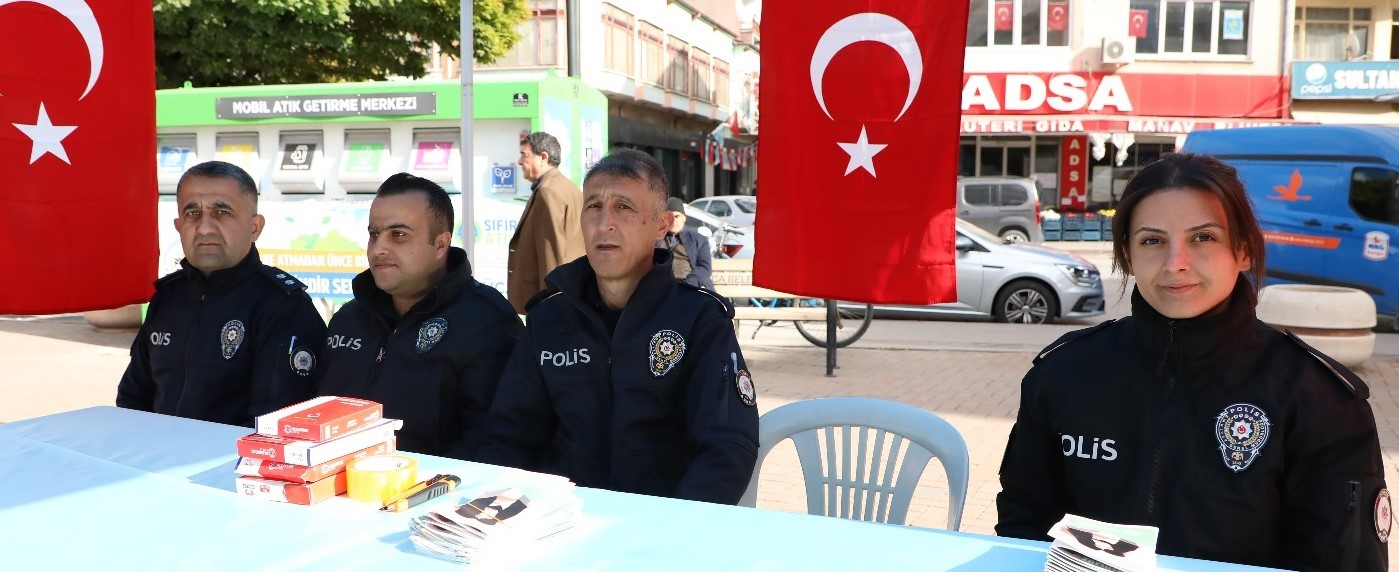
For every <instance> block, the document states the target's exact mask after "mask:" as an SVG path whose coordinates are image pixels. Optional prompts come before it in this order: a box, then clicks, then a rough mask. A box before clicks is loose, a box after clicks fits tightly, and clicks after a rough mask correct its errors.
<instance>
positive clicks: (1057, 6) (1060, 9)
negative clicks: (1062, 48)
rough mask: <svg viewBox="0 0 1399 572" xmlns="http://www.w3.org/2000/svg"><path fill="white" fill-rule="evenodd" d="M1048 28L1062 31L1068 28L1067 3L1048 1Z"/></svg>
mask: <svg viewBox="0 0 1399 572" xmlns="http://www.w3.org/2000/svg"><path fill="white" fill-rule="evenodd" d="M1049 29H1050V30H1054V31H1056V32H1062V31H1064V30H1067V29H1069V3H1068V2H1050V3H1049Z"/></svg>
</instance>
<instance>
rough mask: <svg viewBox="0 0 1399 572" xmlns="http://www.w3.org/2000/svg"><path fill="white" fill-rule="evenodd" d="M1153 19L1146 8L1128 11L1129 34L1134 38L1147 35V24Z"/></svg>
mask: <svg viewBox="0 0 1399 572" xmlns="http://www.w3.org/2000/svg"><path fill="white" fill-rule="evenodd" d="M1149 20H1151V16H1150V12H1147V11H1146V10H1129V11H1128V13H1127V35H1129V36H1132V37H1133V38H1145V37H1146V25H1147V22H1148V21H1149Z"/></svg>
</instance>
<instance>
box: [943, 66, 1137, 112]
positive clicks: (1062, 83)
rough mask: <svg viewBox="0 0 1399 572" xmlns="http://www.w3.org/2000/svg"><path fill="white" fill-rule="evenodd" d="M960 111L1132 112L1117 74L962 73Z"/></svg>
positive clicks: (1128, 98) (1130, 102) (1128, 97)
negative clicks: (1091, 76)
mask: <svg viewBox="0 0 1399 572" xmlns="http://www.w3.org/2000/svg"><path fill="white" fill-rule="evenodd" d="M962 111H963V112H964V113H973V114H976V113H1076V112H1082V111H1097V112H1107V113H1122V114H1128V113H1132V112H1133V107H1132V98H1131V96H1130V95H1129V94H1128V93H1127V86H1126V85H1125V84H1124V83H1123V81H1122V78H1121V77H1120V76H1117V75H1102V74H1097V75H1095V76H1093V78H1092V79H1089V77H1088V76H1085V75H1079V74H1074V73H1062V74H966V75H965V76H964V79H963V84H962Z"/></svg>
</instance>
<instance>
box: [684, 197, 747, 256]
mask: <svg viewBox="0 0 1399 572" xmlns="http://www.w3.org/2000/svg"><path fill="white" fill-rule="evenodd" d="M685 228H689V229H692V230H695V231H697V232H699V233H700V234H703V235H704V236H705V238H708V239H709V245H710V247H712V248H713V249H714V256H716V257H717V256H719V253H720V252H723V253H724V256H727V257H728V258H753V237H754V233H755V232H756V231H755V230H754V227H751V226H750V227H747V228H737V227H736V226H734V225H732V224H729V223H727V222H725V221H723V220H720V219H718V218H715V217H714V216H712V215H710V214H709V213H706V212H704V211H702V210H700V209H699V208H697V207H695V206H694V205H685ZM716 237H717V239H716Z"/></svg>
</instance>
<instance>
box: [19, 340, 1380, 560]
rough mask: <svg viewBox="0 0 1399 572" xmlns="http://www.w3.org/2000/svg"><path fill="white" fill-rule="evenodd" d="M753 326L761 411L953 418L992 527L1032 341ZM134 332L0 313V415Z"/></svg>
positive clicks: (776, 455) (970, 497)
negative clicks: (902, 340)
mask: <svg viewBox="0 0 1399 572" xmlns="http://www.w3.org/2000/svg"><path fill="white" fill-rule="evenodd" d="M875 327H876V328H879V327H880V323H879V322H876V324H875ZM872 333H875V330H872ZM751 334H752V330H751V326H745V327H744V328H743V329H742V331H741V332H740V340H741V342H742V344H743V348H744V355H745V357H746V359H747V360H748V364H749V369H750V370H751V371H752V372H753V377H754V381H755V383H756V385H757V387H758V396H759V397H758V408H759V411H760V412H767V411H770V410H772V409H773V408H776V407H778V406H780V405H783V404H786V403H790V402H792V401H796V400H801V399H811V398H817V397H826V396H834V395H860V396H870V397H879V398H885V399H893V400H898V401H902V402H905V403H909V404H912V405H915V406H918V407H922V408H924V409H927V410H929V411H933V412H935V413H937V414H938V415H940V416H942V417H943V418H944V419H946V420H948V421H949V422H950V423H952V424H953V426H955V427H956V428H957V429H958V430H959V431H960V432H961V433H962V435H963V437H964V438H965V439H966V441H967V447H968V450H969V451H970V455H971V471H970V473H971V474H970V484H969V487H968V493H967V502H966V506H965V509H964V512H963V516H962V527H961V528H962V530H964V531H967V532H974V533H983V534H991V533H992V532H993V527H994V526H995V522H996V509H995V498H996V493H997V492H998V491H999V490H1000V486H999V483H998V480H997V475H996V472H997V469H998V468H999V465H1000V461H1001V455H1002V453H1003V451H1004V448H1005V442H1006V437H1007V435H1008V434H1009V433H1010V427H1011V424H1012V422H1013V421H1014V417H1015V411H1016V408H1017V406H1018V400H1019V382H1020V378H1021V376H1022V375H1023V374H1024V372H1025V371H1026V370H1027V369H1029V366H1030V360H1031V359H1032V358H1033V357H1034V350H1031V349H1027V348H1026V347H1025V346H1024V345H1023V344H1021V345H1020V346H1016V345H1014V344H1000V345H987V346H986V349H984V350H978V349H975V348H974V347H973V346H972V344H968V343H963V344H960V345H957V346H956V349H939V348H936V347H927V348H922V349H913V348H904V349H879V348H865V347H860V344H859V343H857V344H856V345H855V346H854V347H851V348H846V349H843V350H841V351H840V352H839V362H840V366H841V367H840V369H839V370H838V371H837V376H836V377H826V376H825V357H824V356H825V354H824V352H823V350H820V349H817V348H815V347H813V346H811V345H809V344H807V343H806V342H805V341H803V340H801V339H800V338H799V337H797V336H796V334H795V332H794V331H792V330H791V329H790V328H787V329H783V328H781V327H774V328H771V329H767V328H765V329H763V330H762V331H761V332H760V333H759V334H758V335H757V336H756V337H752V336H751ZM133 336H134V332H129V331H128V332H101V331H95V330H93V329H92V328H91V327H89V326H87V325H86V324H85V323H84V322H83V321H82V318H81V317H77V316H65V317H55V318H40V319H27V318H18V319H17V318H13V317H3V318H0V422H6V421H14V420H17V419H25V418H29V417H35V416H39V415H45V414H49V413H56V412H60V411H67V410H71V409H77V408H80V407H88V406H92V405H110V404H111V403H112V399H113V396H114V394H115V388H116V382H117V380H118V379H119V378H120V376H121V372H122V371H123V370H124V369H125V367H126V362H127V348H128V347H129V346H130V344H131V340H132V338H133ZM872 339H878V337H877V336H875V337H874V338H872ZM912 345H915V346H916V345H917V344H912ZM968 348H972V349H968ZM1357 371H1358V373H1359V374H1360V375H1361V376H1362V377H1363V378H1364V379H1365V380H1366V381H1367V382H1368V383H1369V385H1370V388H1371V392H1372V396H1371V401H1370V402H1371V406H1372V408H1373V409H1374V412H1375V417H1376V421H1377V423H1378V427H1379V432H1380V438H1381V442H1382V444H1383V446H1384V457H1385V463H1386V467H1387V469H1388V470H1387V473H1388V475H1389V477H1390V478H1391V479H1396V478H1399V477H1396V475H1399V356H1396V355H1389V354H1387V355H1382V356H1377V357H1376V358H1374V359H1372V360H1371V361H1370V362H1369V363H1367V364H1366V365H1364V366H1363V367H1361V368H1358V369H1357ZM945 483H946V477H945V475H944V474H943V472H942V470H941V467H940V466H939V465H938V464H936V463H934V464H933V465H932V466H931V467H930V468H929V470H928V471H927V472H925V473H924V475H923V478H922V479H921V480H920V483H919V486H918V489H917V492H916V495H915V499H914V501H913V503H912V507H911V508H910V511H909V519H908V522H909V524H911V525H914V526H927V527H935V528H943V527H945V523H946V517H947V490H946V485H945ZM758 490H759V494H758V506H759V507H760V508H766V509H775V510H787V511H793V512H805V510H806V509H805V503H806V495H805V492H804V490H803V487H802V478H801V472H800V469H799V467H798V465H797V461H796V454H795V451H794V449H793V447H792V445H791V443H790V441H789V442H787V443H785V444H783V445H780V446H778V447H777V448H776V449H775V450H774V451H773V453H772V454H771V455H770V456H769V457H768V459H767V461H766V463H765V464H764V466H763V470H762V473H761V476H760V480H759V489H758ZM1391 552H1393V551H1391ZM1394 559H1395V558H1393V557H1391V560H1394ZM1391 570H1399V566H1395V567H1392V568H1391Z"/></svg>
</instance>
